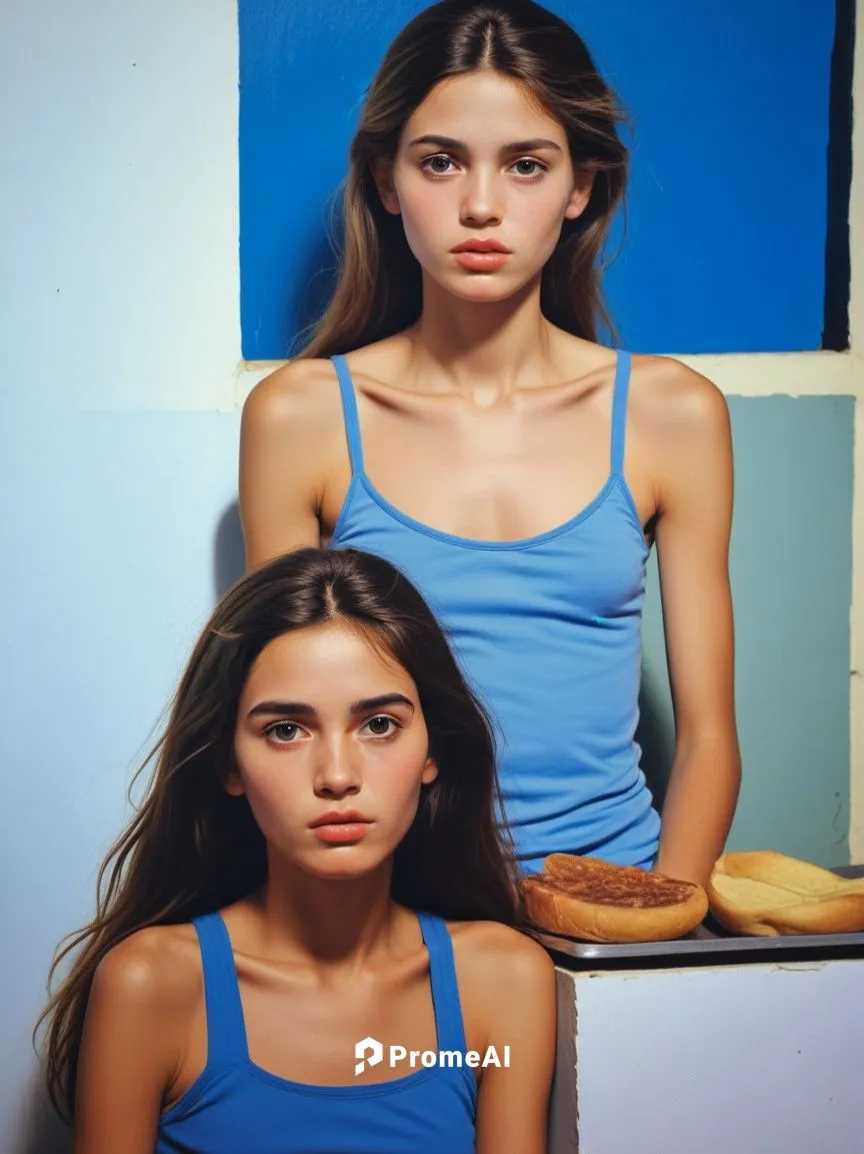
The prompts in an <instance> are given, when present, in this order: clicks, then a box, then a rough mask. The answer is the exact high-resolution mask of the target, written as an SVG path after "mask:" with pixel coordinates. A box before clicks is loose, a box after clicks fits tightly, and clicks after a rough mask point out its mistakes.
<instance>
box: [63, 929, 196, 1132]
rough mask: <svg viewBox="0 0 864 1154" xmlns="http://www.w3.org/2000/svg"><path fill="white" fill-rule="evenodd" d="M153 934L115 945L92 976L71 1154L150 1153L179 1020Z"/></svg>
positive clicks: (174, 1063)
mask: <svg viewBox="0 0 864 1154" xmlns="http://www.w3.org/2000/svg"><path fill="white" fill-rule="evenodd" d="M152 935H153V931H144V932H143V933H142V934H137V935H133V937H131V938H129V939H127V940H126V941H125V942H122V943H121V944H120V945H119V946H116V947H115V948H114V949H113V950H111V952H110V953H109V954H107V955H106V957H105V958H104V959H103V961H102V962H101V963H100V965H99V968H98V969H97V971H96V974H95V977H94V979H93V985H92V988H91V992H90V998H89V1002H88V1005H87V1014H86V1017H85V1021H84V1032H83V1038H82V1042H81V1049H80V1053H79V1060H78V1076H77V1086H76V1105H75V1141H74V1148H73V1149H74V1154H153V1150H154V1148H155V1145H156V1136H157V1128H158V1124H159V1113H160V1110H161V1106H162V1101H163V1096H164V1095H165V1093H166V1091H167V1089H168V1087H169V1085H170V1083H171V1080H172V1078H173V1076H174V1072H175V1070H176V1067H177V1063H178V1061H179V1054H180V1046H179V1044H178V1028H180V1026H181V1025H182V1023H183V1021H184V1015H183V1014H182V1013H180V1014H178V1012H177V1010H178V1003H177V998H176V996H174V994H172V989H176V981H174V980H173V979H171V978H170V976H168V978H167V981H166V974H165V965H164V962H160V961H159V957H158V950H156V949H154V947H153V944H152V942H153V936H152ZM187 1000H188V999H187Z"/></svg>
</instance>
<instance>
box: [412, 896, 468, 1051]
mask: <svg viewBox="0 0 864 1154" xmlns="http://www.w3.org/2000/svg"><path fill="white" fill-rule="evenodd" d="M417 916H418V918H419V919H420V932H421V933H422V934H423V941H424V942H425V944H426V949H427V950H428V951H429V979H430V984H431V986H432V1004H433V1006H434V1008H435V1028H436V1032H437V1035H438V1039H437V1045H438V1049H439V1050H460V1051H461V1052H462V1053H463V1054H464V1053H465V1051H466V1049H467V1044H466V1041H465V1024H464V1022H463V1020H462V1005H461V1003H460V1001H459V985H458V982H457V981H456V963H455V961H454V958H453V943H452V941H451V940H450V933H449V931H448V929H447V927H446V925H445V924H444V922H443V921H442V919H441V918H439V917H435V916H434V915H433V914H426V913H420V912H419V911H418V914H417Z"/></svg>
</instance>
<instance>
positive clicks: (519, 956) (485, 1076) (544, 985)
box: [476, 927, 556, 1154]
mask: <svg viewBox="0 0 864 1154" xmlns="http://www.w3.org/2000/svg"><path fill="white" fill-rule="evenodd" d="M502 929H503V927H502ZM507 936H508V939H510V940H508V941H507V942H506V943H502V945H501V946H500V948H499V949H498V950H497V951H496V953H497V957H496V958H489V959H487V960H486V962H485V983H484V985H485V997H484V1001H485V1004H487V1005H488V1021H489V1030H488V1044H489V1045H494V1046H495V1049H496V1052H497V1054H498V1056H499V1058H500V1059H501V1061H502V1062H503V1061H504V1055H505V1046H506V1047H509V1057H510V1066H509V1068H508V1067H506V1066H503V1065H502V1066H501V1068H498V1067H497V1066H494V1065H489V1066H487V1067H485V1068H484V1069H483V1070H482V1075H481V1078H480V1086H479V1089H478V1092H477V1115H476V1126H477V1154H546V1151H547V1143H548V1136H547V1129H548V1117H549V1094H550V1090H551V1086H552V1074H553V1071H554V1066H555V1026H556V990H555V969H554V966H553V965H552V961H551V959H550V958H549V955H548V954H547V953H546V951H545V950H544V949H543V948H542V946H540V945H538V944H537V943H536V942H534V941H532V940H531V939H530V938H527V937H524V936H522V935H521V934H518V933H517V932H516V931H514V930H508V931H507ZM481 1058H482V1055H481Z"/></svg>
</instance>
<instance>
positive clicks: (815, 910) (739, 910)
mask: <svg viewBox="0 0 864 1154" xmlns="http://www.w3.org/2000/svg"><path fill="white" fill-rule="evenodd" d="M708 901H709V903H710V907H711V913H712V914H713V915H714V917H715V918H716V919H717V921H718V922H720V924H721V925H722V926H725V927H726V929H727V930H731V931H732V932H733V933H736V934H750V935H753V936H756V937H780V936H785V935H788V934H850V933H858V932H861V931H864V878H856V879H854V880H852V879H849V878H841V877H838V876H837V874H834V873H831V871H830V870H826V869H822V867H821V866H817V865H812V864H811V863H810V862H805V861H799V860H798V859H797V858H792V857H786V855H785V854H781V853H775V852H774V851H773V850H754V851H752V852H749V853H725V854H723V856H722V857H721V858H719V859H718V861H717V863H716V865H715V866H714V869H713V871H712V874H711V878H710V880H709V882H708Z"/></svg>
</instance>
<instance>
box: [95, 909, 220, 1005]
mask: <svg viewBox="0 0 864 1154" xmlns="http://www.w3.org/2000/svg"><path fill="white" fill-rule="evenodd" d="M202 992H203V976H202V970H201V955H200V951H199V948H198V939H197V935H196V934H195V930H194V928H193V927H192V926H191V925H176V926H151V927H148V928H147V929H144V930H139V931H138V932H137V933H134V934H131V935H130V936H129V937H128V938H125V939H124V940H123V941H122V942H120V943H119V944H118V945H116V946H114V947H113V949H111V950H109V951H108V953H107V954H106V955H105V957H104V958H103V959H102V961H101V962H100V963H99V965H98V967H97V969H96V972H95V975H94V978H93V996H96V997H98V998H99V1000H100V1001H109V1002H111V1003H113V1004H115V1005H120V1004H123V1005H126V1006H134V1007H135V1008H136V1009H140V1010H147V1011H150V1012H153V1013H155V1014H158V1015H159V1016H161V1015H162V1014H166V1015H168V1016H173V1015H176V1014H177V1013H178V1011H182V1010H184V1009H185V1010H187V1011H190V1012H191V1010H192V1009H193V1008H194V1006H195V1005H196V1003H197V1001H198V999H199V998H200V997H201V995H202Z"/></svg>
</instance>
